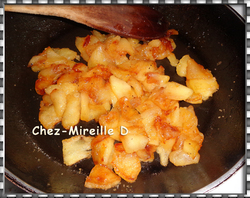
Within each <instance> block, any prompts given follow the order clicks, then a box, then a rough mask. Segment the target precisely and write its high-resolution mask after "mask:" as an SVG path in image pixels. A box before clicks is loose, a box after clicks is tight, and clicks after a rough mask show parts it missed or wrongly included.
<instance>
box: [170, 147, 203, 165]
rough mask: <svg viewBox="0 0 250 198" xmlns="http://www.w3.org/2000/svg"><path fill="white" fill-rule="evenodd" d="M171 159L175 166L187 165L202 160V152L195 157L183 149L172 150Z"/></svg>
mask: <svg viewBox="0 0 250 198" xmlns="http://www.w3.org/2000/svg"><path fill="white" fill-rule="evenodd" d="M169 160H170V162H171V163H173V164H174V165H175V166H186V165H190V164H197V163H198V162H199V160H200V154H199V153H198V154H197V155H196V156H195V158H194V159H193V158H192V157H190V156H189V155H188V154H187V153H185V152H184V151H183V150H176V151H172V152H171V153H170V154H169Z"/></svg>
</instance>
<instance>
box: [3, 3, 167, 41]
mask: <svg viewBox="0 0 250 198" xmlns="http://www.w3.org/2000/svg"><path fill="white" fill-rule="evenodd" d="M5 11H12V12H22V13H29V14H41V15H51V16H58V17H63V18H67V19H70V20H73V21H76V22H78V23H82V24H85V25H87V26H89V27H92V28H94V29H98V30H101V31H105V32H109V33H114V34H117V35H120V36H125V37H132V38H136V39H140V40H148V39H156V38H160V37H163V36H165V34H166V31H167V28H168V24H167V22H166V21H164V19H163V16H162V15H161V14H160V13H159V12H157V11H156V10H154V9H152V8H150V7H148V6H144V5H5Z"/></svg>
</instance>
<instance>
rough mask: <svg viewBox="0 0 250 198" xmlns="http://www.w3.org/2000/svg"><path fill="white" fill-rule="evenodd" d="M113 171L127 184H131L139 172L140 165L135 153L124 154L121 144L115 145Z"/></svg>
mask: <svg viewBox="0 0 250 198" xmlns="http://www.w3.org/2000/svg"><path fill="white" fill-rule="evenodd" d="M112 164H113V166H114V171H115V172H116V174H118V175H119V176H120V177H121V178H123V179H124V180H126V181H127V182H130V183H133V182H135V180H136V179H137V176H138V175H139V173H140V171H141V163H140V160H139V158H138V156H137V155H136V153H126V152H125V150H124V148H123V146H122V144H121V143H117V144H115V154H114V158H113V161H112Z"/></svg>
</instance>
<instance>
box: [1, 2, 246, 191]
mask: <svg viewBox="0 0 250 198" xmlns="http://www.w3.org/2000/svg"><path fill="white" fill-rule="evenodd" d="M154 7H155V9H157V10H159V11H160V12H162V13H163V14H164V16H165V17H166V19H167V20H168V21H169V22H170V27H171V28H174V29H176V30H178V31H179V35H178V36H174V37H173V38H174V40H175V42H176V44H177V48H176V49H175V51H174V52H175V54H176V56H177V58H178V59H180V58H181V57H182V56H183V55H185V54H190V56H191V57H192V58H194V59H195V60H196V61H197V62H198V63H200V64H202V65H204V67H205V68H208V69H209V70H211V71H212V73H213V75H214V76H215V77H216V78H217V80H218V83H219V85H220V90H219V91H218V92H217V93H215V94H214V96H213V97H212V98H210V99H209V100H208V101H206V102H204V103H203V104H201V105H194V107H195V111H196V114H197V116H198V119H199V129H200V131H201V132H203V134H204V136H205V140H204V143H203V146H202V148H201V150H200V154H201V159H200V162H199V163H198V164H196V165H189V166H186V167H175V166H174V165H172V164H171V163H170V164H169V165H168V166H167V167H165V168H164V167H162V166H160V164H159V158H158V156H156V160H155V161H154V162H153V163H149V164H148V163H143V164H142V171H141V173H140V175H139V177H138V179H137V181H136V182H135V183H133V184H129V183H126V182H124V181H123V182H122V184H121V185H120V186H119V187H118V188H115V189H109V190H107V191H103V190H95V189H87V188H84V182H85V179H86V176H87V175H88V174H89V172H90V170H91V169H92V167H93V162H92V160H83V161H81V162H80V163H78V164H76V165H75V166H72V167H66V166H65V165H63V161H62V145H61V140H62V139H65V138H68V136H67V135H65V134H61V135H60V136H48V135H46V136H45V135H44V136H41V135H39V136H34V135H32V133H31V131H32V129H33V128H34V127H35V126H39V125H40V123H39V121H38V112H39V102H40V100H41V97H40V96H38V95H37V94H36V92H35V90H34V83H35V80H36V79H37V73H34V72H32V71H31V69H30V68H27V64H28V62H29V60H30V58H31V57H32V56H34V55H37V54H38V53H40V52H42V51H43V49H44V48H45V47H47V46H51V47H59V48H61V47H68V48H70V49H73V50H75V51H77V49H76V48H75V45H74V42H75V37H76V36H86V35H87V34H89V33H90V31H91V29H90V28H88V27H86V26H84V25H80V24H77V23H74V22H72V21H69V20H65V19H62V18H56V17H47V16H35V15H28V14H17V13H7V12H6V13H5V170H6V174H5V175H6V177H7V178H8V179H10V180H11V181H12V182H13V183H15V184H17V185H19V186H20V187H21V188H23V189H24V190H26V191H27V192H31V193H40V192H45V193H71V194H72V193H171V194H172V193H192V192H196V191H198V190H200V189H202V191H203V192H206V191H207V190H209V189H207V187H209V188H212V187H214V186H211V183H214V182H216V180H217V179H218V178H220V177H223V178H224V179H227V177H229V174H228V173H229V172H230V171H231V170H232V168H234V170H236V169H237V168H239V167H240V166H242V165H243V164H244V156H245V23H244V21H243V20H242V19H241V18H240V17H239V16H237V14H235V13H234V12H233V11H232V9H231V8H230V7H228V6H226V5H158V6H154ZM158 64H159V65H160V64H161V65H163V66H164V67H165V69H166V73H167V74H169V75H170V76H171V80H174V81H177V82H180V83H184V80H183V79H182V78H180V77H178V76H177V75H176V73H175V68H173V67H171V66H170V65H169V62H168V60H162V61H159V62H158ZM181 105H182V106H185V105H187V104H186V103H181ZM80 124H81V125H83V127H91V128H92V127H94V126H95V125H96V123H95V122H90V123H83V122H81V123H80ZM58 127H60V125H59V126H58Z"/></svg>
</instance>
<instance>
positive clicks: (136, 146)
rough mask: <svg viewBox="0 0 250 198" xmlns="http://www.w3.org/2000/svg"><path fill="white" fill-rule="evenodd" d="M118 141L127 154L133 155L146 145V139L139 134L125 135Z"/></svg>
mask: <svg viewBox="0 0 250 198" xmlns="http://www.w3.org/2000/svg"><path fill="white" fill-rule="evenodd" d="M120 139H121V141H122V145H123V147H124V149H125V151H126V152H127V153H133V152H136V151H138V150H141V149H144V148H145V146H146V145H147V143H148V137H147V136H145V135H141V134H127V135H124V136H121V137H120Z"/></svg>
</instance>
